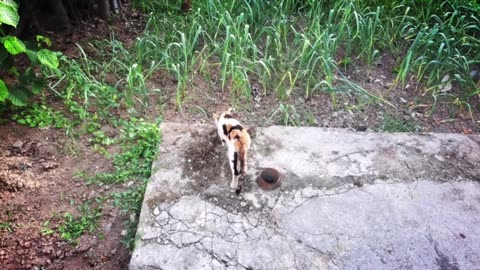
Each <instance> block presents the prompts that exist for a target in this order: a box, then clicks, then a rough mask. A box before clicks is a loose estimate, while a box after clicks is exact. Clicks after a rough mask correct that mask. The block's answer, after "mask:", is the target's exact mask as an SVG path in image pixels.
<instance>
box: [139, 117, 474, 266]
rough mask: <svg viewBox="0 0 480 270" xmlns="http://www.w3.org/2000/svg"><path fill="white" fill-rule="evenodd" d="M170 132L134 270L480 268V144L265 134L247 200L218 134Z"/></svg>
mask: <svg viewBox="0 0 480 270" xmlns="http://www.w3.org/2000/svg"><path fill="white" fill-rule="evenodd" d="M162 131H163V143H162V145H161V149H160V153H161V154H160V158H159V160H158V161H157V162H156V163H155V164H154V172H155V173H154V174H153V176H152V179H151V182H150V183H149V184H148V187H147V190H146V194H145V199H144V202H143V208H142V212H141V216H140V223H139V228H138V236H139V238H140V240H139V241H138V243H137V246H136V248H135V250H134V253H133V256H132V259H131V262H130V269H132V270H134V269H480V226H479V224H480V212H479V211H480V183H479V180H480V136H474V135H472V136H464V135H459V134H416V135H414V134H405V133H401V134H381V133H355V132H351V131H347V130H335V129H321V128H293V127H269V128H258V129H257V130H256V132H255V133H256V134H253V136H252V137H253V144H252V148H251V151H250V157H251V158H250V159H249V162H250V163H249V175H248V176H247V177H246V179H245V180H244V182H243V183H241V184H242V192H241V193H240V194H239V195H236V194H235V193H233V192H231V191H230V190H229V179H230V170H229V168H228V164H227V161H226V159H225V157H226V150H225V149H224V148H223V147H222V146H221V145H220V142H219V141H218V139H217V137H216V131H215V129H214V127H213V126H208V125H181V124H171V123H170V124H163V125H162ZM264 167H274V168H276V169H278V170H279V171H280V172H281V173H282V175H283V181H282V185H281V187H280V188H278V189H275V190H273V191H263V190H261V189H260V188H259V187H258V186H257V184H256V183H255V177H256V175H257V174H258V173H259V171H260V170H261V169H262V168H264Z"/></svg>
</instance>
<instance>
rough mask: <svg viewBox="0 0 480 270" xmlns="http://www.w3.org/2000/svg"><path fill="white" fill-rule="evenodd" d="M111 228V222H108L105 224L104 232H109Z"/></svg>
mask: <svg viewBox="0 0 480 270" xmlns="http://www.w3.org/2000/svg"><path fill="white" fill-rule="evenodd" d="M111 230H112V223H111V222H110V223H108V224H107V226H105V232H106V233H109V232H110V231H111Z"/></svg>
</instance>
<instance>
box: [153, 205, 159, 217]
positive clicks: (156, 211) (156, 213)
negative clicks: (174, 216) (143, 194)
mask: <svg viewBox="0 0 480 270" xmlns="http://www.w3.org/2000/svg"><path fill="white" fill-rule="evenodd" d="M153 215H155V216H158V215H160V209H158V207H155V209H153Z"/></svg>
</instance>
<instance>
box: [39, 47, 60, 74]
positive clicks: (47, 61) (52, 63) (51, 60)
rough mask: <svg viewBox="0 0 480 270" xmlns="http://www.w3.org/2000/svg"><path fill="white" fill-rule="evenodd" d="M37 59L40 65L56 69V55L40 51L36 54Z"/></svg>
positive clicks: (45, 50)
mask: <svg viewBox="0 0 480 270" xmlns="http://www.w3.org/2000/svg"><path fill="white" fill-rule="evenodd" d="M37 58H38V60H39V61H40V63H41V64H42V65H44V66H47V67H49V68H53V69H56V68H58V57H57V55H56V54H55V53H54V52H52V51H50V50H47V49H41V50H40V51H38V52H37Z"/></svg>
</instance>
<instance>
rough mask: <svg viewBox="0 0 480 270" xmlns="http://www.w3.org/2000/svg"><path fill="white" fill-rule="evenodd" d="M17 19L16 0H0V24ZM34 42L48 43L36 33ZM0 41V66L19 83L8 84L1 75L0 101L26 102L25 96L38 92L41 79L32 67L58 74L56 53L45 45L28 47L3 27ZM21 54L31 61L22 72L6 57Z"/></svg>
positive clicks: (0, 30) (11, 22)
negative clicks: (4, 30)
mask: <svg viewBox="0 0 480 270" xmlns="http://www.w3.org/2000/svg"><path fill="white" fill-rule="evenodd" d="M19 19H20V18H19V15H18V4H17V2H16V1H13V0H7V1H2V2H0V27H1V26H2V24H6V25H9V26H13V27H16V26H17V24H18V22H19ZM37 42H44V43H46V44H50V41H49V40H48V39H47V38H45V37H43V36H37ZM0 44H1V45H3V46H0V67H1V68H2V69H4V70H8V71H9V72H10V74H12V75H14V76H15V77H17V79H18V83H16V84H15V85H13V87H11V86H9V85H7V83H6V82H5V81H4V80H2V79H1V78H0V103H4V102H5V101H6V100H8V101H10V102H11V103H12V104H14V105H16V106H25V105H26V104H27V99H28V97H29V96H31V95H32V94H38V93H39V92H40V91H41V89H42V88H43V87H44V85H43V79H42V78H38V77H37V76H36V75H35V72H34V71H33V69H34V68H35V67H38V66H39V67H41V68H46V69H49V70H51V71H53V72H56V73H57V74H58V73H59V71H58V56H59V53H55V52H52V51H50V50H48V49H39V50H32V49H29V48H28V47H27V46H26V45H25V43H23V42H22V41H21V40H19V39H18V38H17V37H15V36H11V35H6V34H5V33H4V32H3V31H2V28H0ZM20 54H25V55H26V56H27V57H28V59H29V60H30V62H31V66H30V67H28V68H27V69H26V70H25V71H22V72H19V71H18V70H17V69H16V68H15V67H14V66H13V64H12V63H11V61H9V57H10V56H19V55H20Z"/></svg>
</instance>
